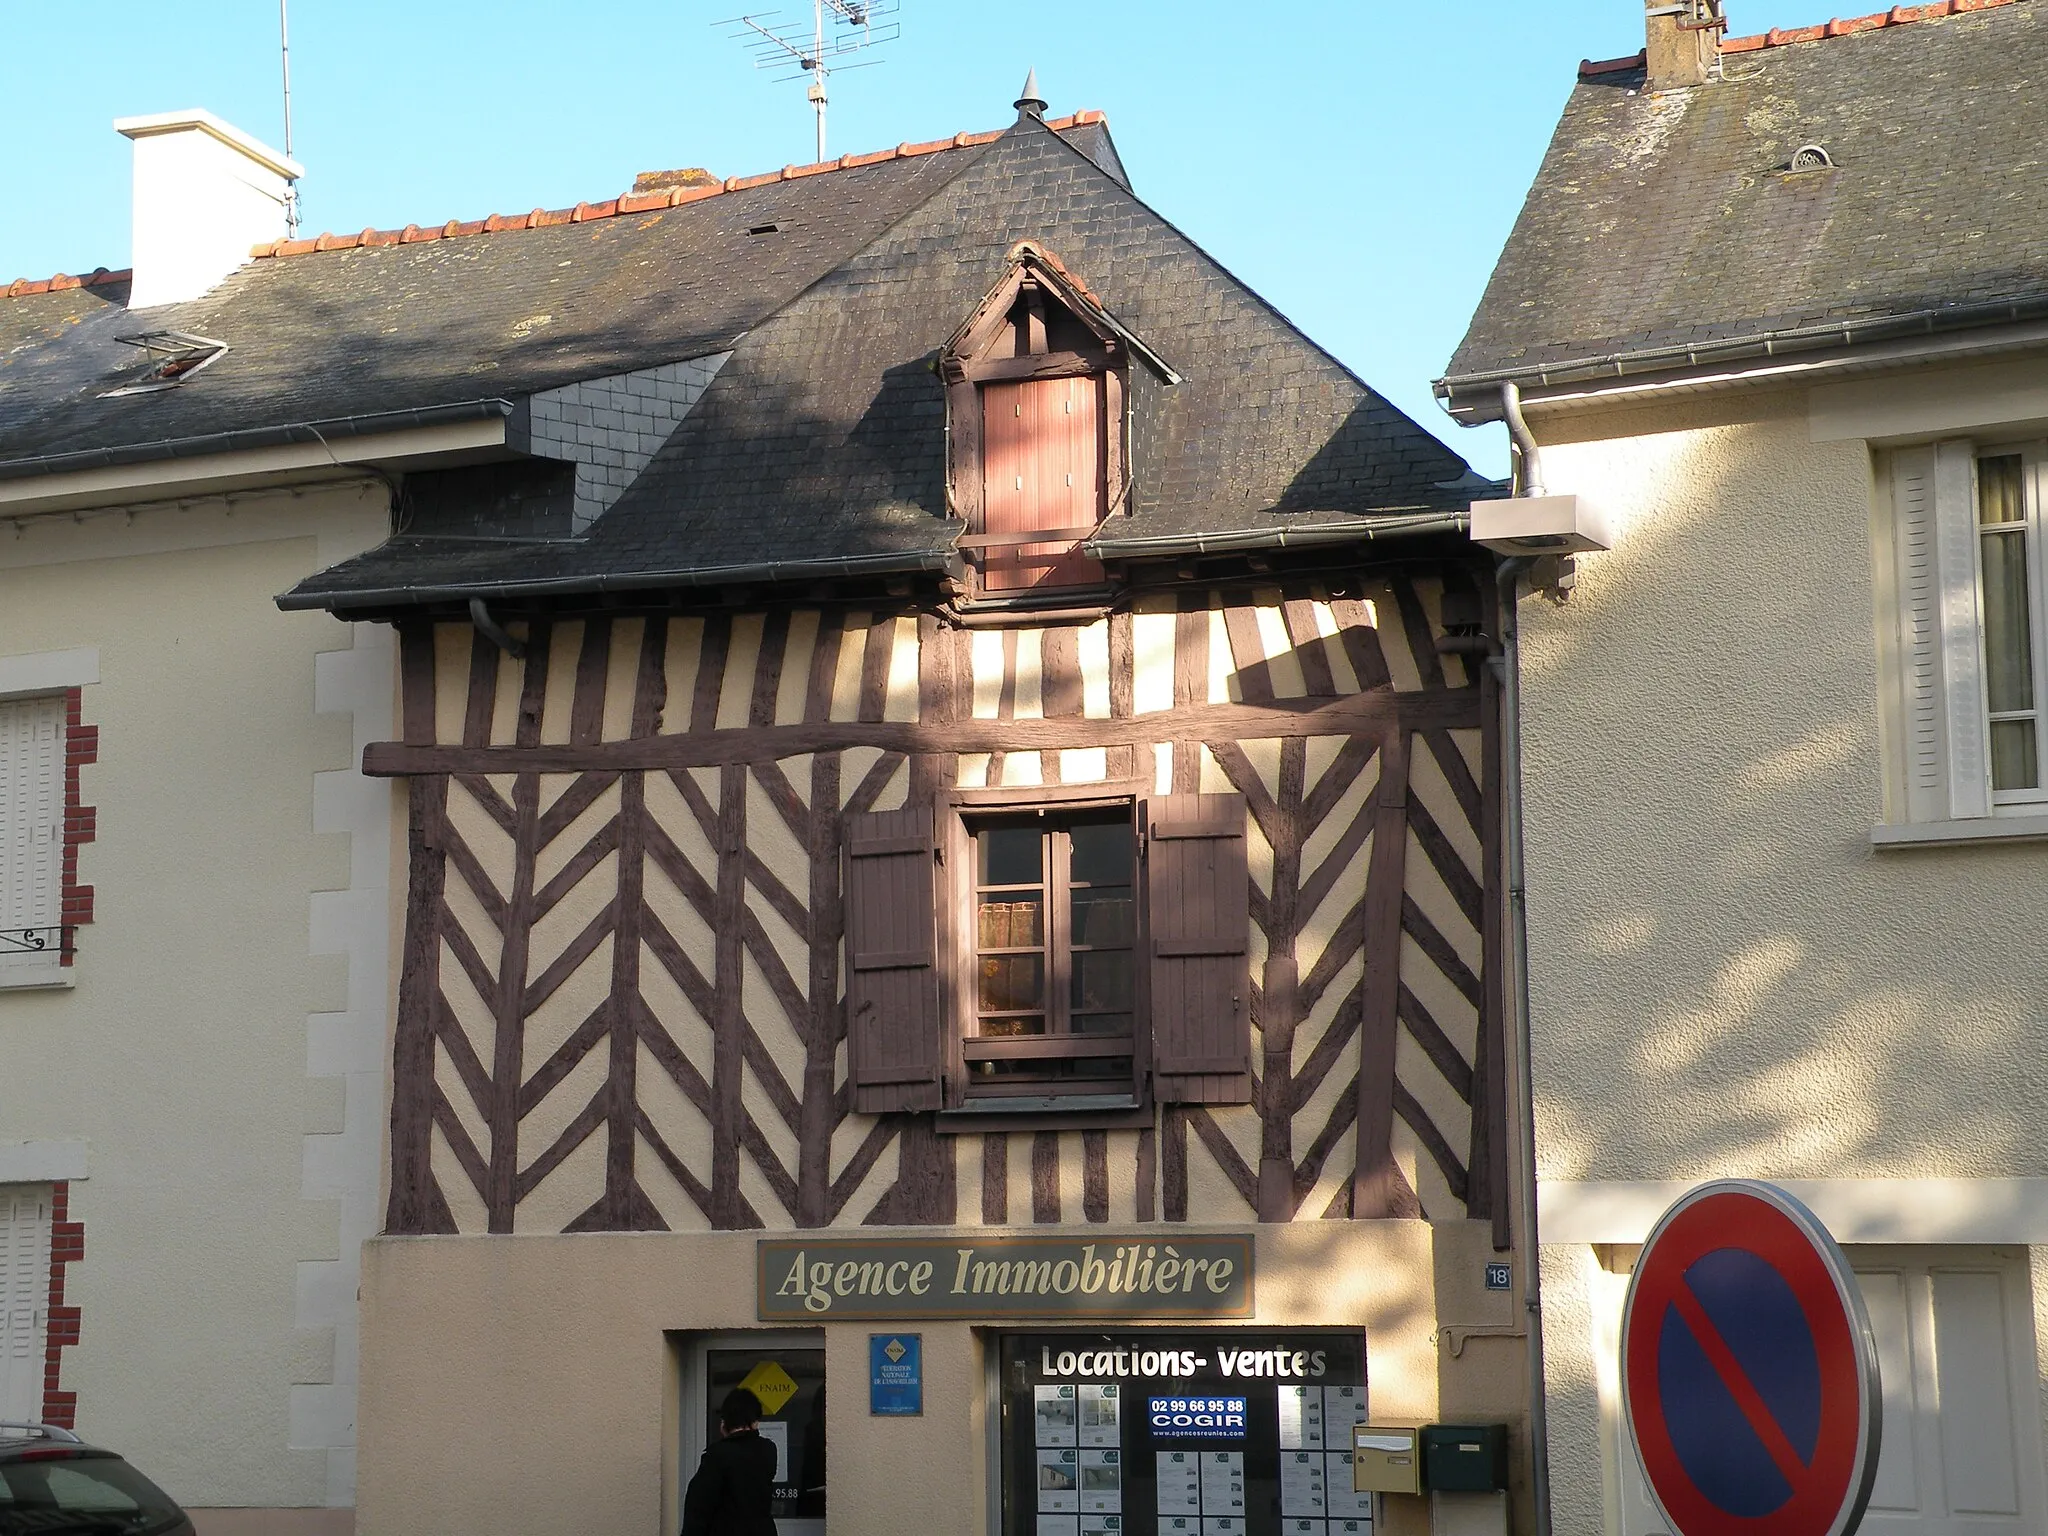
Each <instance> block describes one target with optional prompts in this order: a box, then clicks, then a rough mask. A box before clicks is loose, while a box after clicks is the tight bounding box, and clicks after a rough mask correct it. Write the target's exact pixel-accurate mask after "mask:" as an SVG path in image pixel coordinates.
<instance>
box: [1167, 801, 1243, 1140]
mask: <svg viewBox="0 0 2048 1536" xmlns="http://www.w3.org/2000/svg"><path fill="white" fill-rule="evenodd" d="M1250 878H1251V877H1250V874H1249V871H1248V870H1247V867H1246V863H1245V805H1244V796H1242V795H1154V796H1152V797H1150V798H1148V799H1147V800H1146V801H1145V891H1146V920H1147V923H1148V924H1149V933H1150V937H1151V949H1152V963H1151V976H1150V979H1151V988H1152V996H1151V1012H1152V1081H1153V1088H1154V1092H1155V1094H1156V1095H1157V1097H1158V1098H1159V1099H1160V1101H1161V1102H1163V1103H1170V1104H1245V1103H1249V1102H1250V1101H1251V1095H1252V1041H1251V960H1250V938H1251V884H1250Z"/></svg>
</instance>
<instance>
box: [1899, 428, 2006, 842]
mask: <svg viewBox="0 0 2048 1536" xmlns="http://www.w3.org/2000/svg"><path fill="white" fill-rule="evenodd" d="M1892 508H1893V516H1894V525H1893V540H1892V541H1893V548H1894V557H1895V560H1896V562H1897V579H1898V591H1899V609H1900V613H1899V660H1900V671H1901V672H1902V674H1903V677H1902V679H1901V682H1902V704H1903V708H1904V725H1905V730H1904V736H1905V756H1906V763H1905V770H1906V771H1905V791H1906V805H1905V812H1906V819H1907V820H1908V821H1947V820H1950V819H1962V818H1967V817H1973V816H1988V815H1990V814H1991V766H1990V741H1989V729H1990V728H1989V725H1988V723H1987V722H1988V719H1989V717H1988V716H1987V715H1986V713H1985V695H1984V662H1983V635H1982V620H1981V617H1980V615H1979V612H1978V605H1977V509H1976V453H1975V449H1974V448H1973V447H1972V445H1971V444H1969V443H1967V442H1947V443H1940V444H1936V445H1935V446H1932V447H1927V448H1905V449H1901V450H1899V451H1898V452H1896V453H1894V454H1893V455H1892Z"/></svg>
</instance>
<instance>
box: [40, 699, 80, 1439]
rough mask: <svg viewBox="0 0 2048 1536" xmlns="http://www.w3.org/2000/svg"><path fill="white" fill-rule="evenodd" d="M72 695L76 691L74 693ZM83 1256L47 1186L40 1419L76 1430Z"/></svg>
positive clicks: (65, 1199)
mask: <svg viewBox="0 0 2048 1536" xmlns="http://www.w3.org/2000/svg"><path fill="white" fill-rule="evenodd" d="M73 696H74V698H75V697H76V694H75V692H74V695H73ZM84 1257H85V1225H84V1223H82V1222H76V1221H73V1220H72V1219H71V1186H70V1184H68V1183H59V1184H54V1185H52V1186H51V1188H50V1312H49V1325H48V1327H47V1328H46V1329H45V1331H44V1335H43V1422H44V1423H45V1424H55V1425H56V1426H57V1427H58V1428H60V1429H75V1428H76V1427H77V1423H78V1394H77V1393H76V1392H66V1391H64V1390H63V1386H62V1383H61V1380H60V1378H61V1375H62V1369H63V1361H64V1351H65V1350H66V1349H69V1348H70V1347H71V1346H72V1345H74V1344H76V1343H77V1342H78V1338H79V1322H78V1308H76V1307H67V1306H66V1305H65V1304H64V1270H65V1266H66V1265H70V1264H76V1263H78V1262H79V1261H80V1260H81V1259H83V1258H84Z"/></svg>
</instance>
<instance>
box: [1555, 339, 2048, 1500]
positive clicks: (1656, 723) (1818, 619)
mask: <svg viewBox="0 0 2048 1536" xmlns="http://www.w3.org/2000/svg"><path fill="white" fill-rule="evenodd" d="M1973 377H1974V376H1973ZM1970 382H1971V381H1970V380H1968V379H1958V378H1955V377H1949V378H1947V379H1946V381H1945V382H1944V383H1943V384H1942V386H1941V387H1940V388H1938V389H1937V388H1930V387H1928V385H1927V384H1926V383H1925V381H1922V382H1918V383H1916V382H1914V381H1910V380H1908V381H1899V380H1892V381H1888V382H1885V383H1882V384H1879V383H1860V384H1858V385H1856V386H1853V387H1847V388H1834V389H1830V390H1828V391H1816V392H1815V393H1814V395H1813V396H1811V397H1809V395H1808V394H1807V393H1806V392H1804V391H1779V392H1772V393H1763V392H1758V393H1752V394H1748V395H1726V396H1721V397H1696V398H1694V399H1692V400H1688V401H1680V402H1677V403H1670V404H1665V405H1661V406H1657V407H1649V408H1641V409H1634V410H1628V411H1619V410H1617V411H1606V412H1591V411H1588V412H1583V413H1575V414H1571V415H1566V414H1562V413H1553V414H1550V415H1548V416H1542V415H1539V416H1538V418H1537V419H1536V421H1535V428H1536V432H1537V435H1538V437H1539V440H1540V441H1542V442H1543V444H1544V445H1545V446H1544V470H1545V479H1546V481H1547V483H1548V485H1549V487H1550V489H1552V490H1554V491H1560V492H1577V493H1580V494H1583V495H1587V496H1590V497H1593V498H1596V499H1597V500H1598V501H1599V502H1600V503H1601V504H1602V505H1603V507H1605V508H1606V509H1608V510H1609V511H1610V512H1611V513H1612V514H1613V516H1614V519H1615V523H1616V526H1617V530H1618V534H1619V537H1618V539H1617V542H1616V546H1615V548H1614V549H1613V550H1612V551H1611V552H1609V553H1605V554H1598V555H1592V556H1588V557H1585V558H1582V559H1581V560H1580V561H1579V567H1578V569H1579V579H1578V583H1577V586H1576V588H1575V590H1574V591H1573V592H1572V594H1571V596H1570V599H1569V601H1567V602H1565V603H1564V604H1562V605H1557V606H1553V605H1551V604H1549V603H1545V602H1542V601H1536V600H1530V601H1526V602H1524V603H1523V605H1522V607H1521V616H1522V623H1523V639H1524V651H1523V689H1524V692H1523V700H1524V722H1523V728H1524V739H1525V760H1524V770H1523V771H1524V782H1525V785H1526V800H1527V852H1528V890H1529V931H1530V943H1531V953H1530V991H1531V1001H1532V1027H1533V1035H1534V1063H1533V1065H1534V1072H1535V1079H1536V1083H1537V1131H1538V1142H1539V1151H1538V1161H1539V1166H1540V1170H1541V1177H1542V1179H1543V1180H1544V1181H1545V1190H1544V1193H1545V1200H1544V1208H1545V1211H1546V1217H1545V1225H1544V1227H1543V1231H1544V1235H1545V1237H1546V1239H1548V1242H1547V1243H1546V1246H1545V1248H1544V1250H1543V1275H1544V1319H1545V1321H1544V1327H1545V1375H1546V1391H1547V1396H1548V1401H1549V1413H1550V1453H1551V1455H1550V1461H1551V1472H1552V1488H1553V1512H1554V1520H1555V1524H1556V1528H1557V1529H1558V1530H1559V1531H1560V1532H1562V1531H1574V1532H1591V1531H1595V1530H1599V1529H1602V1528H1603V1526H1604V1528H1605V1529H1608V1530H1610V1531H1611V1530H1615V1529H1617V1528H1618V1526H1617V1523H1616V1522H1617V1519H1618V1507H1617V1505H1616V1502H1615V1501H1616V1498H1617V1492H1616V1488H1615V1485H1614V1483H1613V1480H1612V1478H1611V1476H1609V1475H1608V1474H1611V1472H1612V1469H1613V1466H1614V1464H1615V1457H1616V1455H1617V1454H1620V1452H1619V1449H1618V1446H1617V1444H1616V1442H1615V1440H1614V1427H1613V1425H1612V1424H1611V1423H1603V1421H1602V1417H1601V1410H1600V1398H1601V1390H1600V1382H1601V1373H1602V1372H1608V1373H1611V1372H1612V1370H1613V1356H1614V1350H1615V1340H1614V1339H1613V1338H1612V1337H1611V1336H1610V1335H1611V1333H1612V1328H1611V1314H1612V1313H1613V1311H1614V1307H1615V1305H1616V1304H1617V1303H1618V1298H1619V1294H1620V1288H1621V1287H1624V1286H1625V1285H1626V1278H1625V1273H1615V1272H1612V1271H1610V1270H1609V1269H1608V1268H1606V1267H1603V1264H1602V1259H1601V1252H1602V1249H1601V1248H1600V1247H1599V1246H1596V1245H1598V1244H1602V1243H1604V1242H1608V1241H1614V1240H1623V1241H1635V1242H1640V1240H1641V1237H1642V1235H1643V1232H1642V1230H1640V1228H1641V1227H1642V1226H1643V1225H1645V1223H1643V1222H1641V1221H1640V1220H1638V1219H1637V1218H1638V1217H1639V1216H1640V1215H1641V1214H1642V1212H1641V1211H1638V1210H1637V1207H1642V1208H1643V1209H1644V1210H1647V1209H1648V1207H1649V1206H1651V1205H1657V1204H1658V1202H1657V1200H1656V1199H1655V1198H1654V1196H1653V1195H1651V1194H1649V1192H1651V1191H1654V1190H1655V1188H1656V1186H1654V1185H1651V1184H1635V1185H1631V1184H1629V1183H1625V1182H1617V1181H1655V1180H1665V1181H1674V1183H1675V1185H1680V1186H1682V1185H1683V1184H1688V1183H1691V1182H1693V1181H1696V1180H1699V1179H1702V1178H1707V1177H1712V1176H1717V1175H1746V1176H1754V1177H1763V1178H1771V1179H1778V1180H1784V1181H1787V1182H1789V1183H1793V1184H1794V1185H1795V1187H1801V1188H1808V1189H1811V1190H1813V1191H1814V1192H1815V1193H1816V1199H1817V1203H1819V1204H1824V1205H1825V1206H1826V1208H1827V1211H1828V1212H1829V1213H1831V1214H1830V1215H1829V1219H1830V1220H1831V1221H1836V1222H1837V1223H1843V1225H1838V1230H1839V1231H1841V1232H1842V1234H1843V1236H1844V1240H1852V1239H1855V1238H1857V1237H1858V1236H1859V1235H1860V1240H1863V1241H1872V1240H1880V1239H1881V1240H1886V1241H1903V1242H1919V1243H1932V1242H1943V1241H1950V1242H1954V1241H2015V1240H2017V1241H2022V1242H2024V1241H2026V1240H2027V1231H2026V1230H2023V1229H2025V1228H2026V1227H2027V1219H2026V1218H2027V1217H2028V1215H2029V1214H2030V1212H2031V1210H2032V1208H2033V1204H2034V1203H2036V1202H2035V1201H2034V1200H2033V1197H2032V1192H2033V1191H2034V1190H2035V1189H2036V1188H2038V1185H2037V1183H2036V1182H2035V1181H2037V1180H2039V1178H2040V1177H2041V1175H2043V1173H2044V1172H2048V1146H2044V1143H2043V1138H2042V1136H2041V1134H2040V1128H2041V1126H2042V1125H2043V1124H2044V1123H2048V1073H2044V1072H2043V1071H2042V1070H2041V1069H2040V1058H2039V1040H2040V1036H2041V1031H2042V1029H2043V1027H2044V1024H2048V947H2044V946H2043V945H2042V944H2041V943H2040V942H2039V934H2040V933H2041V931H2042V928H2043V926H2044V923H2048V881H2044V880H2043V878H2042V877H2043V876H2044V875H2048V847H2044V846H2042V845H2041V844H2038V843H2008V844H2002V845H1983V846H1974V847H1964V848H1937V847H1921V848H1912V849H1888V850H1883V851H1879V850H1877V849H1874V848H1873V846H1872V843H1871V829H1872V827H1873V826H1874V825H1876V824H1877V823H1879V822H1881V821H1883V820H1884V819H1885V803H1884V802H1885V782H1886V777H1887V767H1888V765H1887V758H1886V752H1887V750H1888V743H1887V739H1886V730H1885V727H1884V724H1883V721H1882V716H1883V713H1884V710H1885V708H1886V707H1887V706H1886V705H1885V703H1884V702H1883V701H1884V700H1886V699H1887V698H1888V697H1889V694H1888V689H1889V687H1890V683H1889V681H1888V679H1887V678H1886V677H1885V676H1884V675H1883V673H1882V671H1881V666H1882V663H1881V661H1880V649H1879V643H1878V632H1879V626H1880V622H1881V621H1882V620H1883V619H1887V618H1888V617H1889V615H1888V614H1881V613H1880V611H1879V609H1878V607H1877V604H1878V603H1879V602H1880V601H1881V598H1880V597H1879V596H1878V594H1879V592H1880V590H1881V588H1882V586H1883V585H1884V583H1882V582H1881V581H1880V580H1879V579H1878V567H1877V561H1878V559H1879V558H1880V556H1879V554H1878V551H1879V550H1881V549H1882V545H1881V544H1879V543H1877V542H1876V540H1877V536H1878V534H1879V531H1880V527H1881V524H1880V523H1879V519H1880V518H1881V517H1888V515H1889V513H1888V508H1882V507H1880V506H1879V505H1878V502H1879V499H1880V498H1879V491H1878V484H1877V481H1876V478H1875V468H1874V459H1873V450H1872V439H1877V438H1885V439H1887V440H1892V441H1896V440H1898V437H1899V435H1900V434H1907V435H1910V434H1911V433H1913V432H1916V431H1917V432H1921V433H1923V434H1926V433H1932V432H1935V431H1953V430H1956V429H1958V427H1965V428H1967V427H1969V426H1972V425H1982V424H1984V423H1986V422H1988V421H1994V420H1997V419H1999V412H2000V410H2001V409H2005V408H2009V409H2010V410H2011V411H2017V412H2022V413H2023V411H2024V410H2026V409H2036V408H2037V406H2038V402H2031V400H2030V399H2029V400H2028V401H2021V400H2018V398H2017V397H2016V396H2014V395H2013V394H2012V393H2011V392H2010V391H2009V390H2004V391H2001V390H1999V389H1995V388H1989V387H1988V386H1989V383H1990V382H1991V381H1989V380H1988V377H1987V378H1986V379H1979V380H1976V383H1978V384H1983V385H1986V386H1987V387H1986V388H1980V389H1974V390H1973V389H1971V388H1965V387H1963V386H1964V385H1968V384H1970ZM1973 398H1974V399H1976V400H1977V401H1978V404H1977V405H1976V406H1974V407H1972V410H1973V411H1975V412H1976V413H1977V414H1975V415H1974V416H1972V418H1971V419H1970V420H1969V421H1957V420H1955V419H1953V418H1954V417H1955V414H1956V409H1955V407H1956V402H1958V401H1961V400H1966V399H1973ZM2000 400H2003V401H2004V402H2005V407H2000V406H1998V405H1997V404H1996V402H1997V401H2000ZM1985 402H1992V403H1989V404H1987V403H1985ZM1810 405H1811V406H1812V407H1813V410H1812V411H1811V413H1810V411H1809V406H1810ZM1987 412H1988V413H1989V414H1986V413H1987ZM2011 419H2013V420H2017V419H2018V417H2017V416H2013V417H2011ZM1942 1180H1948V1181H1953V1182H1949V1183H1942V1182H1940V1181H1942ZM1799 1181H1817V1182H1813V1183H1811V1184H1804V1185H1802V1184H1801V1183H1800V1182H1799ZM1909 1181H1918V1182H1909ZM1976 1181H1985V1182H1976ZM1990 1181H2004V1182H1996V1183H1994V1182H1990ZM1639 1196H1640V1198H1639ZM1624 1208H1626V1210H1624ZM1659 1208H1661V1206H1659ZM1553 1217H1555V1218H1557V1219H1556V1220H1555V1221H1553ZM1873 1221H1875V1222H1876V1223H1877V1225H1876V1227H1874V1228H1873V1230H1872V1232H1867V1233H1860V1234H1859V1231H1858V1229H1859V1228H1860V1227H1862V1226H1870V1225H1871V1224H1872V1222H1873ZM1959 1223H1960V1226H1959ZM1567 1228H1569V1232H1567ZM1607 1228H1612V1230H1611V1231H1610V1230H1606V1229H1607ZM1624 1228H1626V1229H1627V1230H1624ZM2008 1229H2010V1230H2008ZM1959 1234H1967V1235H1959ZM1567 1239H1569V1240H1567ZM2037 1251H2038V1250H2037ZM1621 1267H1622V1268H1624V1269H1625V1266H1621ZM2036 1268H2037V1269H2038V1268H2039V1264H2038V1262H2037V1265H2036ZM2036 1295H2037V1302H2036V1304H2037V1306H2038V1305H2040V1302H2039V1299H2038V1295H2039V1292H2038V1285H2037V1289H2036ZM1603 1319H1606V1320H1608V1321H1603ZM2044 1389H2048V1376H2044ZM1607 1395H1608V1396H1609V1397H1610V1398H1611V1397H1612V1396H1613V1391H1612V1390H1611V1389H1610V1390H1609V1392H1608V1394H1607ZM1603 1459H1604V1462H1605V1471H1603Z"/></svg>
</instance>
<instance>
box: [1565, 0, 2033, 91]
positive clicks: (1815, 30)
mask: <svg viewBox="0 0 2048 1536" xmlns="http://www.w3.org/2000/svg"><path fill="white" fill-rule="evenodd" d="M2017 3H2018V0H1934V3H1933V4H1931V5H1895V6H1893V7H1892V8H1891V9H1890V10H1888V11H1874V12H1872V13H1871V14H1870V15H1868V16H1838V17H1836V18H1835V19H1834V20H1833V21H1828V22H1823V23H1821V24H1820V25H1819V26H1813V27H1791V28H1782V27H1773V28H1771V30H1770V31H1768V32H1765V33H1761V34H1759V35H1757V36H1754V37H1731V38H1729V39H1728V40H1727V41H1726V42H1724V43H1723V44H1722V45H1721V51H1722V52H1723V53H1754V52H1755V51H1756V50H1757V49H1759V48H1782V47H1785V46H1786V45H1788V44H1791V43H1814V42H1819V41H1821V40H1822V39H1824V38H1830V37H1848V36H1851V35H1852V34H1854V33H1857V32H1875V31H1877V30H1878V29H1879V28H1881V27H1904V26H1910V25H1912V24H1913V23H1914V22H1916V21H1935V20H1938V19H1939V18H1941V17H1943V16H1960V15H1962V14H1964V13H1966V12H1969V11H1990V10H1996V9H1997V8H1998V7H1999V6H2002V5H2014V4H2017ZM1580 73H1581V75H1582V76H1583V74H1584V71H1583V70H1582V71H1581V72H1580Z"/></svg>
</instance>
